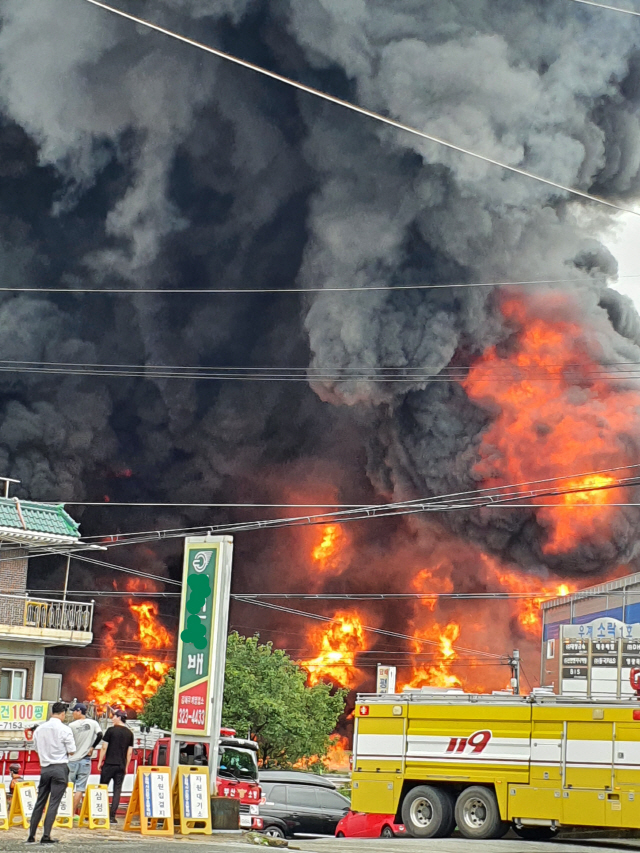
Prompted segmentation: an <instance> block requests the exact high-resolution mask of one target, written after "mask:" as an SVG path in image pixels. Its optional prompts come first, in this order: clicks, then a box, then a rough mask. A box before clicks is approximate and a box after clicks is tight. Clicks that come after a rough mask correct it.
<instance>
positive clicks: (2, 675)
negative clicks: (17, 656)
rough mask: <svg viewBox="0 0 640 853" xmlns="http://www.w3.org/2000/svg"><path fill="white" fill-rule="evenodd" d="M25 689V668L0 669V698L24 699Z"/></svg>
mask: <svg viewBox="0 0 640 853" xmlns="http://www.w3.org/2000/svg"><path fill="white" fill-rule="evenodd" d="M26 691H27V670H26V669H2V670H0V699H24V697H25V694H26Z"/></svg>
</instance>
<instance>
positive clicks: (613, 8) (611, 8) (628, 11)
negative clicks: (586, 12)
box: [571, 0, 640, 18]
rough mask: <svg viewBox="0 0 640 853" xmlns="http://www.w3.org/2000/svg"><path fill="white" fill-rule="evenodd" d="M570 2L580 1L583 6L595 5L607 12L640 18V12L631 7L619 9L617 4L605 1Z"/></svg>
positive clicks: (581, 0)
mask: <svg viewBox="0 0 640 853" xmlns="http://www.w3.org/2000/svg"><path fill="white" fill-rule="evenodd" d="M571 2H572V3H581V4H582V5H583V6H595V7H596V9H606V10H607V11H608V12H620V13H621V14H623V15H633V16H634V17H636V18H640V12H634V11H632V10H631V9H620V7H619V6H608V5H607V4H606V3H595V2H594V0H571Z"/></svg>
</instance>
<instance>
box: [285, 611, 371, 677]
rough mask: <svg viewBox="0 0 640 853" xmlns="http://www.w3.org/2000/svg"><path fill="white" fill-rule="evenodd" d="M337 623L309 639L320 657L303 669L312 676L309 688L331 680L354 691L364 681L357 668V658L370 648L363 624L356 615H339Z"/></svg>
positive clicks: (303, 664) (318, 630) (336, 616)
mask: <svg viewBox="0 0 640 853" xmlns="http://www.w3.org/2000/svg"><path fill="white" fill-rule="evenodd" d="M334 620H335V621H334V622H333V623H332V624H331V625H329V626H328V627H327V628H324V629H316V630H314V631H313V632H312V634H311V637H310V639H311V642H312V643H313V644H314V645H315V646H316V649H317V654H316V656H315V657H314V658H311V659H310V660H305V661H301V662H300V665H301V666H303V667H304V668H305V669H306V670H307V672H308V673H309V677H308V682H309V684H310V685H314V684H317V683H318V682H319V681H323V680H328V681H332V682H334V683H336V684H340V685H341V686H342V687H355V686H356V685H357V684H358V683H359V681H360V680H361V678H362V673H361V672H360V670H359V669H358V668H357V667H356V666H355V659H356V655H357V653H358V652H359V651H362V650H363V649H366V647H367V645H366V641H365V631H364V628H363V627H362V621H361V619H360V617H359V616H358V614H357V613H336V615H335V616H334Z"/></svg>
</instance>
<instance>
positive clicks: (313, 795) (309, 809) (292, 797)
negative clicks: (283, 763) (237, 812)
mask: <svg viewBox="0 0 640 853" xmlns="http://www.w3.org/2000/svg"><path fill="white" fill-rule="evenodd" d="M260 786H261V788H262V802H261V803H260V817H261V818H262V820H263V824H264V829H263V833H264V834H265V835H269V836H272V837H277V838H290V837H291V836H293V835H334V833H335V831H336V827H337V825H338V823H339V822H340V820H341V819H342V818H343V817H344V816H345V815H346V814H347V812H348V811H349V800H348V799H347V798H346V797H343V796H342V794H340V793H338V791H337V790H336V787H335V785H334V784H333V782H331V781H330V780H328V779H323V777H322V776H317V775H315V774H314V773H302V772H296V771H287V770H263V771H262V772H261V773H260Z"/></svg>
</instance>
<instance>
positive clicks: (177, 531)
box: [0, 463, 640, 586]
mask: <svg viewBox="0 0 640 853" xmlns="http://www.w3.org/2000/svg"><path fill="white" fill-rule="evenodd" d="M638 468H640V463H638V464H629V465H621V466H616V467H611V468H603V469H599V470H598V471H590V472H583V473H580V474H563V475H558V476H556V477H548V478H545V479H541V480H531V481H526V482H523V483H517V484H510V485H505V486H492V487H487V488H483V489H475V490H473V491H467V492H454V493H451V494H448V495H440V496H433V497H429V498H415V499H412V500H409V501H400V502H395V503H386V504H373V505H366V506H362V507H358V508H356V509H346V510H340V511H337V512H333V513H321V514H316V515H313V514H310V515H303V516H285V517H284V518H272V519H262V520H258V521H250V522H237V523H232V524H218V525H211V524H208V525H198V526H196V527H181V528H168V529H164V530H159V529H156V530H149V531H136V532H131V533H126V534H125V533H118V534H112V535H109V536H105V535H102V536H94V537H86V538H85V540H84V541H83V542H82V543H80V544H78V545H71V546H66V547H64V548H51V547H50V546H44V547H42V548H37V547H34V548H32V550H31V557H32V558H34V557H38V556H49V555H54V554H58V555H59V554H65V555H71V556H72V558H74V559H79V560H84V561H85V562H89V563H94V564H96V565H100V566H104V567H106V568H115V569H116V570H120V571H123V572H128V573H129V574H137V575H139V576H141V577H147V578H150V579H151V580H157V581H160V582H162V583H173V584H176V585H177V586H180V583H179V582H178V581H172V580H168V579H167V578H165V577H162V576H159V575H152V574H147V573H144V572H139V571H138V570H135V569H128V568H127V567H124V566H119V565H116V564H111V563H107V562H105V561H102V560H96V559H95V558H91V557H87V556H85V555H84V554H83V552H84V551H87V550H94V549H95V548H96V544H93V543H91V542H90V541H89V540H91V539H97V540H99V542H100V543H101V545H100V547H103V548H104V549H105V550H108V549H110V548H115V547H121V546H131V545H137V544H140V543H148V542H160V541H163V540H166V539H172V538H183V537H184V536H185V535H189V534H191V535H194V534H195V533H196V532H198V533H202V534H205V535H206V534H210V535H213V534H222V533H238V532H246V531H257V530H269V529H280V528H285V527H286V528H288V527H303V526H305V527H306V526H314V525H327V524H337V523H344V522H347V521H365V520H370V519H373V518H386V517H388V516H392V515H405V514H410V513H421V512H443V511H452V510H458V509H472V508H486V507H491V506H495V507H500V508H503V507H510V506H515V505H516V504H514V503H513V502H515V501H518V500H522V499H524V498H528V499H529V500H534V499H537V498H540V497H545V496H563V495H570V494H575V493H578V494H585V493H588V492H598V491H601V490H607V489H615V488H628V487H631V486H635V485H640V479H639V478H638V477H623V478H621V479H619V480H617V481H615V482H613V483H610V484H607V485H602V486H588V485H579V486H576V487H575V488H565V489H558V488H556V489H550V488H544V489H535V488H534V489H531V488H529V489H527V491H522V489H524V488H525V487H528V486H535V485H540V484H546V483H557V482H560V481H566V480H578V481H579V480H580V478H586V477H592V476H595V475H599V474H610V473H614V472H616V471H625V472H629V471H631V470H635V469H638ZM625 505H627V504H625ZM628 505H632V504H628ZM523 506H527V507H528V508H531V509H535V508H536V507H538V506H539V504H524V505H523ZM553 506H556V507H561V506H562V504H553ZM579 506H580V505H579V504H572V505H571V508H572V509H577V508H579ZM598 506H604V507H610V506H611V504H610V503H606V504H598ZM110 540H112V541H110ZM9 559H11V558H9V557H7V558H2V557H0V563H1V562H4V561H6V560H9Z"/></svg>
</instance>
